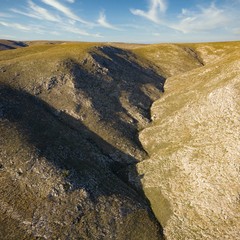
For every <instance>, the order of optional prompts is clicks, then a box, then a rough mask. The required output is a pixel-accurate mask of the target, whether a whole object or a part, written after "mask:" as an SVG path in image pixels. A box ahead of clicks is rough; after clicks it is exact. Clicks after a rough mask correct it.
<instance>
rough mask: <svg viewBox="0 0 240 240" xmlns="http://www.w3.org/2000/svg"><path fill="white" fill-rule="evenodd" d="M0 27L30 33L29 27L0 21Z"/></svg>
mask: <svg viewBox="0 0 240 240" xmlns="http://www.w3.org/2000/svg"><path fill="white" fill-rule="evenodd" d="M0 25H2V26H4V27H10V28H14V29H18V30H22V31H31V30H32V28H31V27H29V26H25V25H22V24H19V23H9V22H3V21H0Z"/></svg>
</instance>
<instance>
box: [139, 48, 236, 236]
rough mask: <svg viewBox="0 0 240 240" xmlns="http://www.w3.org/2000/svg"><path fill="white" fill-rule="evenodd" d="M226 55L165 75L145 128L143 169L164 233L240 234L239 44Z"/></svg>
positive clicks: (193, 234)
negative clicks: (184, 70)
mask: <svg viewBox="0 0 240 240" xmlns="http://www.w3.org/2000/svg"><path fill="white" fill-rule="evenodd" d="M205 47H206V48H207V46H205ZM224 55H225V57H222V58H219V59H218V60H215V61H214V63H212V64H210V63H209V64H208V65H207V66H205V67H202V68H199V69H196V70H193V71H190V72H187V73H185V74H182V75H178V76H176V77H171V78H169V79H167V82H166V85H165V94H164V95H163V96H162V97H161V99H160V100H158V101H156V102H155V103H154V104H153V106H152V109H151V111H152V119H153V122H152V124H151V126H150V127H149V128H147V129H145V130H143V131H142V132H141V134H140V140H141V143H142V144H143V146H144V148H145V149H146V151H147V152H148V153H149V155H150V159H148V160H146V161H144V162H142V163H139V164H138V172H139V175H140V176H143V175H144V177H143V179H142V184H143V188H144V191H145V193H146V195H147V197H148V198H149V200H150V201H151V204H152V208H153V210H154V213H155V215H156V216H157V218H158V219H159V221H160V222H161V224H162V225H163V228H164V234H165V236H166V238H167V239H238V238H239V235H240V232H239V229H240V223H239V219H240V208H239V192H240V184H239V182H240V181H239V180H240V179H239V166H240V155H239V154H240V151H239V146H240V138H239V132H240V124H239V123H240V121H239V119H240V107H239V103H240V97H239V96H240V77H239V76H240V59H239V50H235V51H232V52H230V54H224Z"/></svg>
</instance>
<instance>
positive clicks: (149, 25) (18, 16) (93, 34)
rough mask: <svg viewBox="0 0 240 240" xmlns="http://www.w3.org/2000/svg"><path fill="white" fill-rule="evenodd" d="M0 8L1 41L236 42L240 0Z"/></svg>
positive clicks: (90, 1) (24, 0) (68, 2)
mask: <svg viewBox="0 0 240 240" xmlns="http://www.w3.org/2000/svg"><path fill="white" fill-rule="evenodd" d="M0 6H1V7H0V38H1V39H12V40H65V41H92V42H129V43H162V42H212V41H233V40H240V0H212V1H211V0H210V1H207V0H121V1H116V0H115V1H114V0H1V4H0Z"/></svg>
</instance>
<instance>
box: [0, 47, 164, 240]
mask: <svg viewBox="0 0 240 240" xmlns="http://www.w3.org/2000/svg"><path fill="white" fill-rule="evenodd" d="M0 58H1V62H0V64H1V75H0V82H1V89H0V119H1V120H0V128H1V129H0V131H1V139H0V141H1V143H0V145H1V149H0V167H1V168H0V181H1V187H0V195H1V197H0V204H1V210H0V211H1V214H0V216H1V217H0V222H1V224H0V225H1V227H0V233H1V239H8V240H9V239H38V238H40V239H69V238H70V239H79V238H81V239H136V240H137V239H149V238H150V239H162V230H161V226H160V225H159V223H158V222H157V220H156V219H155V217H154V215H153V213H152V211H151V209H150V207H149V205H148V202H147V201H146V199H145V197H144V194H143V192H142V191H141V189H140V188H139V189H138V190H136V188H134V187H133V186H132V184H131V183H130V182H129V180H128V174H129V171H131V172H134V171H136V170H135V167H134V166H135V163H136V162H138V161H140V160H141V159H143V158H145V157H146V152H145V151H144V150H143V148H142V147H141V144H140V143H139V141H138V138H137V133H138V129H140V128H142V127H143V126H144V125H146V123H148V122H149V117H150V114H149V107H150V105H151V103H152V102H153V101H154V100H156V99H157V98H158V97H159V96H160V94H161V92H162V89H163V82H164V78H163V77H161V76H160V75H158V74H157V73H155V71H154V69H150V65H149V64H148V63H147V62H144V61H140V60H139V59H138V58H137V57H136V56H135V55H134V54H133V53H131V52H130V51H126V50H121V49H119V48H114V47H110V46H103V45H101V44H100V45H96V44H69V45H68V46H67V45H65V44H63V45H62V44H58V45H41V46H33V47H27V48H25V49H18V50H14V51H4V52H3V54H1V56H0ZM129 165H131V168H130V169H129V168H128V166H129ZM135 174H136V173H135ZM126 226H127V227H126Z"/></svg>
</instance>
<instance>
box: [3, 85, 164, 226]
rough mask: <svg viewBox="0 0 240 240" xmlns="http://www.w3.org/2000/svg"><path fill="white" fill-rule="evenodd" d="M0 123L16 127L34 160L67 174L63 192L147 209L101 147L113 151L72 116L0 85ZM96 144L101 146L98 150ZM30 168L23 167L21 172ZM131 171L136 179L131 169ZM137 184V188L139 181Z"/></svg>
mask: <svg viewBox="0 0 240 240" xmlns="http://www.w3.org/2000/svg"><path fill="white" fill-rule="evenodd" d="M1 121H2V122H3V123H4V122H9V123H10V124H12V126H14V127H17V129H18V132H19V133H20V135H21V136H22V137H23V139H24V141H27V142H28V143H29V144H30V145H31V146H33V147H34V148H35V150H36V152H37V154H38V157H44V158H45V159H46V160H47V161H49V162H50V163H51V164H53V165H54V166H55V167H56V168H57V169H59V171H60V172H61V171H62V172H67V173H68V174H67V175H66V176H65V177H66V180H67V181H68V182H70V184H71V187H69V189H65V190H66V192H71V191H74V190H76V189H79V188H84V189H85V190H86V191H87V192H88V194H89V196H90V198H91V200H92V201H93V202H97V201H98V199H99V198H100V197H101V196H103V195H104V196H111V195H117V196H121V197H123V198H127V199H130V200H131V201H132V202H135V204H140V205H142V206H145V208H146V209H148V207H147V205H148V204H147V200H146V198H145V196H144V193H143V191H141V190H139V189H138V190H137V191H136V189H135V190H134V188H133V186H131V185H130V183H129V182H128V181H127V178H124V177H123V178H122V177H121V176H117V175H116V171H117V169H115V173H114V171H112V168H111V166H110V165H111V164H110V163H111V162H112V161H111V159H110V158H109V156H108V155H106V153H105V152H104V149H103V147H104V146H105V147H106V148H114V147H113V146H111V145H110V144H109V143H107V142H105V141H104V140H103V139H101V138H100V137H99V136H97V135H96V134H95V133H93V132H91V131H90V130H89V129H88V128H87V127H86V126H84V125H83V124H82V123H81V122H79V121H76V120H75V119H74V118H73V117H72V116H70V115H68V114H66V113H64V112H59V111H58V110H56V109H54V108H52V107H51V106H49V105H48V104H47V103H45V102H44V101H42V100H40V99H37V98H36V97H34V96H32V95H30V94H28V93H27V92H24V91H20V90H15V89H12V88H10V87H8V86H3V85H2V86H0V123H1ZM97 141H99V142H101V146H102V148H101V147H99V144H98V143H97ZM13 148H14V146H13ZM116 151H119V150H118V149H116ZM121 154H123V155H124V154H125V153H121ZM126 157H127V158H129V157H130V158H132V157H131V156H126ZM26 161H27V159H26ZM133 161H136V159H133ZM26 164H27V163H26ZM23 165H24V164H21V166H23ZM30 167H32V166H27V168H26V169H25V171H28V168H30ZM118 167H119V166H118ZM23 171H24V170H23ZM131 171H134V172H133V174H134V175H136V176H137V171H136V168H135V167H134V166H132V167H131ZM138 181H139V183H138V184H139V186H140V179H139V180H138ZM148 206H149V205H148ZM148 213H149V216H150V218H152V219H155V218H154V215H153V213H152V212H151V210H150V209H148ZM159 229H161V227H160V225H159Z"/></svg>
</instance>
